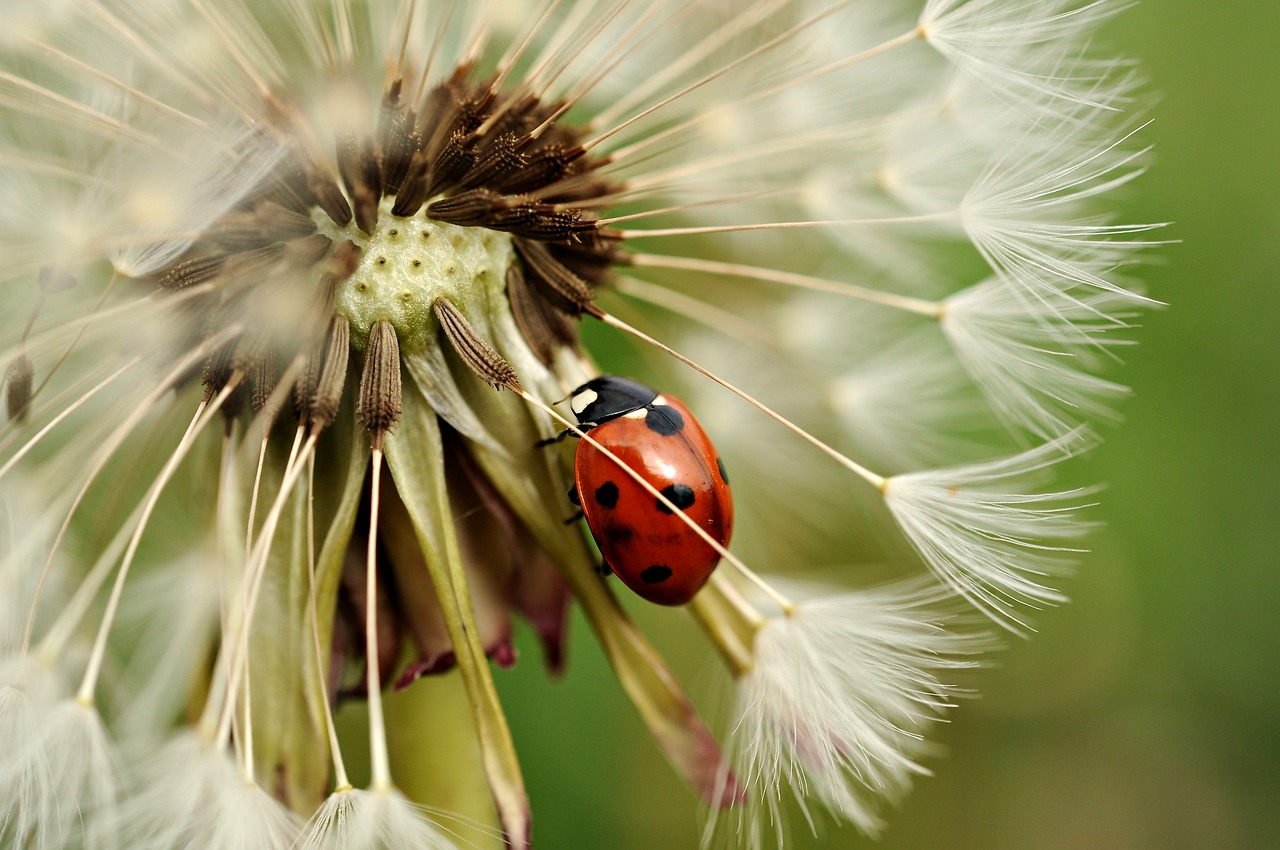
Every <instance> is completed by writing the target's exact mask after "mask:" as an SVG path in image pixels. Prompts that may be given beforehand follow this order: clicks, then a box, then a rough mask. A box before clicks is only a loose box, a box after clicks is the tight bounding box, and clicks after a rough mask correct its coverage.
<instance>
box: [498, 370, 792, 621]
mask: <svg viewBox="0 0 1280 850" xmlns="http://www.w3.org/2000/svg"><path fill="white" fill-rule="evenodd" d="M516 394H517V395H519V396H520V397H521V398H523V399H524V400H525V401H527V402H529V403H530V404H532V405H533V406H534V407H536V408H538V409H539V410H541V411H542V412H543V413H546V414H547V415H548V416H550V417H551V418H552V419H554V420H556V421H557V422H559V423H560V424H561V425H564V426H565V429H566V430H567V431H568V432H569V433H571V434H574V435H576V436H577V437H578V438H579V439H581V440H583V441H584V442H586V443H589V444H591V446H592V447H594V448H595V449H596V450H597V451H599V452H600V453H601V454H603V455H604V456H605V457H607V458H609V460H611V461H612V462H613V463H614V464H616V465H617V466H618V468H619V469H621V470H622V471H623V472H624V473H626V474H627V476H628V477H630V478H631V479H632V480H633V481H635V482H636V483H637V484H639V485H640V486H641V487H643V488H644V489H645V490H646V491H647V492H648V493H649V495H651V496H653V497H654V498H655V499H656V500H657V501H658V503H659V504H661V505H663V506H664V507H665V508H666V509H667V510H668V511H669V512H670V513H671V514H673V515H674V516H675V517H676V518H678V519H679V520H680V521H681V522H683V523H684V524H685V525H687V526H688V527H689V528H691V529H693V531H694V532H695V533H696V534H697V535H698V536H699V537H700V538H702V540H703V542H705V543H706V544H707V545H708V546H710V547H711V548H712V549H714V550H715V552H716V554H718V555H719V556H720V557H721V558H723V559H724V560H725V561H727V562H728V563H730V564H732V565H733V566H734V568H735V569H737V570H738V572H739V573H741V574H742V576H743V577H744V578H746V579H747V580H748V581H750V582H751V583H752V584H754V585H756V587H758V588H760V590H761V591H762V592H763V593H764V594H765V595H766V596H768V597H769V598H770V599H772V600H773V601H774V603H775V604H777V606H778V607H779V608H781V609H782V611H783V612H784V613H785V614H788V615H790V614H791V613H792V612H793V611H795V609H796V604H795V603H794V602H792V601H791V600H790V599H788V598H787V597H785V596H783V595H782V594H781V593H779V592H778V591H776V590H774V589H773V588H772V587H771V586H770V585H769V583H768V582H766V581H765V580H764V579H762V578H761V577H760V575H759V574H758V573H756V572H755V570H752V569H751V568H750V567H748V566H747V565H746V564H744V563H743V562H742V559H741V558H739V557H738V556H737V555H734V554H733V553H732V552H730V551H729V550H728V549H726V548H725V547H724V545H723V544H721V543H720V541H718V540H716V539H715V538H714V537H712V536H711V535H710V534H708V533H707V532H706V531H705V530H704V529H703V528H702V527H701V526H699V525H698V524H697V523H696V522H694V521H693V520H692V519H690V518H689V517H688V516H686V515H685V512H684V511H683V510H681V509H680V507H679V506H677V505H676V504H675V503H674V502H672V501H671V500H670V499H668V498H667V497H666V496H665V495H664V494H663V493H662V491H661V490H659V489H658V488H657V487H654V486H653V485H652V484H650V483H649V482H648V481H646V480H645V479H644V476H642V475H641V474H640V473H639V472H636V470H634V469H633V468H632V467H631V466H630V465H629V464H627V463H626V462H624V461H623V460H622V459H621V458H619V457H618V456H617V455H616V454H614V453H613V452H612V451H610V450H609V449H608V447H606V446H605V445H603V444H602V443H600V442H599V441H598V440H596V438H595V437H593V436H591V434H590V432H589V431H585V430H583V429H582V428H579V427H578V426H577V425H574V424H573V423H572V422H570V421H569V420H568V419H566V418H564V417H563V416H561V415H560V414H559V413H558V412H557V411H556V410H555V409H554V408H553V407H551V406H550V405H548V404H546V403H545V402H543V401H542V400H540V399H538V398H535V397H534V396H532V395H530V394H529V393H527V392H525V391H524V390H519V391H518V392H517V393H516Z"/></svg>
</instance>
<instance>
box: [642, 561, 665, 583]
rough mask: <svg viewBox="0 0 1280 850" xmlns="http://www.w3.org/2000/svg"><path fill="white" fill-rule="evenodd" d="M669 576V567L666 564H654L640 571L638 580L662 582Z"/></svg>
mask: <svg viewBox="0 0 1280 850" xmlns="http://www.w3.org/2000/svg"><path fill="white" fill-rule="evenodd" d="M669 578H671V568H670V567H668V566H667V565H666V564H654V565H653V566H652V567H648V568H647V569H645V571H644V572H642V573H640V580H641V581H642V582H644V583H645V584H662V583H663V582H664V581H666V580H667V579H669Z"/></svg>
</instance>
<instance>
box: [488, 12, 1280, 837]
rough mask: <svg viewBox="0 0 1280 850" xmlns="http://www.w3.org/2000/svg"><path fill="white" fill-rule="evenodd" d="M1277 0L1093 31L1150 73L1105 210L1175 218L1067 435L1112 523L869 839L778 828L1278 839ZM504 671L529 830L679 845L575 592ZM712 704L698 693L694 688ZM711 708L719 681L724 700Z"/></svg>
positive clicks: (663, 630) (682, 652)
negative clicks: (1119, 194)
mask: <svg viewBox="0 0 1280 850" xmlns="http://www.w3.org/2000/svg"><path fill="white" fill-rule="evenodd" d="M1278 33H1280V4H1272V3H1266V2H1258V1H1257V0H1218V2H1204V0H1143V2H1141V3H1139V4H1138V5H1137V6H1135V7H1134V8H1132V9H1130V10H1128V11H1127V12H1126V13H1124V14H1123V15H1121V16H1120V17H1119V18H1118V19H1117V20H1116V21H1115V22H1114V23H1113V24H1112V25H1111V26H1110V27H1109V29H1108V31H1107V32H1106V34H1105V37H1106V39H1107V40H1108V41H1109V42H1110V44H1111V45H1112V46H1114V47H1116V48H1117V49H1118V50H1119V51H1120V52H1122V53H1126V54H1128V55H1131V56H1133V57H1135V58H1137V59H1138V60H1140V62H1141V63H1142V67H1143V68H1144V69H1145V71H1146V73H1147V74H1148V75H1149V77H1150V80H1151V83H1150V86H1149V90H1150V91H1152V92H1153V93H1155V94H1156V95H1157V96H1158V97H1159V98H1160V102H1159V106H1158V108H1157V109H1156V110H1155V111H1154V113H1153V114H1154V117H1155V123H1154V124H1153V125H1152V126H1151V127H1150V128H1149V129H1147V130H1146V131H1144V133H1143V138H1144V139H1145V140H1146V141H1148V142H1151V143H1153V144H1154V145H1155V156H1154V159H1153V167H1152V169H1151V172H1150V173H1149V174H1148V175H1147V176H1145V177H1144V178H1142V179H1141V180H1140V181H1139V182H1138V183H1137V184H1136V186H1135V187H1134V189H1133V191H1132V192H1131V194H1130V196H1129V197H1128V198H1127V199H1126V201H1125V202H1126V204H1127V209H1126V218H1127V219H1128V220H1135V221H1137V220H1141V221H1166V220H1167V221H1173V222H1174V225H1173V226H1172V227H1171V228H1170V229H1169V230H1167V231H1165V234H1166V235H1167V236H1168V237H1170V238H1174V239H1177V240H1179V244H1175V245H1171V246H1168V247H1166V248H1163V249H1161V250H1160V251H1158V252H1157V254H1158V256H1157V257H1156V258H1155V259H1154V261H1153V263H1152V265H1150V266H1149V267H1147V268H1145V269H1143V270H1142V277H1143V279H1144V280H1145V281H1146V282H1147V283H1148V285H1149V291H1150V293H1151V294H1152V295H1154V296H1155V297H1157V298H1159V299H1161V300H1163V301H1166V302H1168V303H1169V305H1170V306H1169V307H1168V308H1167V309H1165V310H1163V311H1160V312H1156V313H1152V314H1149V315H1148V316H1147V317H1145V319H1144V320H1143V324H1144V326H1143V327H1142V328H1141V329H1139V330H1138V331H1137V332H1136V333H1135V337H1136V338H1137V339H1138V340H1139V341H1140V345H1139V346H1137V347H1135V348H1132V349H1126V350H1125V351H1124V352H1123V356H1124V358H1125V360H1126V361H1127V368H1126V369H1125V371H1124V373H1123V377H1124V379H1125V380H1126V381H1127V382H1128V383H1130V384H1131V385H1132V386H1133V387H1134V396H1133V398H1132V399H1130V400H1129V401H1127V402H1126V403H1125V404H1124V405H1123V413H1124V414H1125V417H1126V420H1127V421H1126V422H1125V423H1124V425H1123V427H1120V428H1115V429H1110V430H1108V431H1107V432H1106V433H1105V436H1106V442H1105V444H1104V445H1103V446H1102V447H1101V448H1100V449H1099V450H1097V451H1096V452H1095V453H1094V454H1093V455H1092V456H1091V458H1090V459H1089V460H1087V461H1085V463H1086V464H1088V468H1087V470H1086V471H1087V474H1088V476H1089V477H1090V478H1092V479H1094V480H1103V481H1106V482H1107V484H1108V487H1107V490H1106V491H1105V492H1104V494H1103V501H1104V508H1103V509H1102V511H1103V513H1104V514H1105V516H1104V517H1103V518H1104V519H1105V522H1106V527H1105V528H1104V529H1103V530H1102V531H1100V532H1099V533H1097V534H1096V535H1095V536H1094V538H1093V539H1092V541H1091V545H1092V548H1093V551H1092V553H1091V554H1090V555H1089V556H1088V557H1087V559H1086V561H1085V563H1084V564H1083V566H1082V569H1081V570H1080V572H1079V574H1078V576H1077V577H1075V578H1074V579H1072V580H1070V581H1069V583H1068V584H1067V590H1068V592H1069V593H1070V594H1071V596H1072V598H1073V600H1074V602H1073V604H1071V605H1070V606H1067V607H1065V608H1062V609H1059V610H1054V611H1050V612H1047V613H1045V614H1043V615H1042V616H1039V617H1038V618H1037V624H1038V626H1039V629H1040V634H1039V635H1038V636H1037V637H1036V638H1035V639H1034V640H1031V641H1019V642H1016V643H1015V644H1014V645H1012V646H1010V647H1009V649H1008V650H1007V651H1004V652H1003V653H1001V654H999V656H998V657H997V658H996V664H997V666H996V667H995V668H994V669H988V670H985V671H983V673H982V674H981V675H980V676H979V677H978V678H977V679H976V680H975V682H974V683H975V684H976V685H977V686H978V687H980V689H981V692H982V696H981V698H980V699H976V700H969V701H966V702H965V703H964V704H963V705H962V706H961V708H960V709H959V710H958V711H956V712H954V713H953V715H952V722H951V723H949V724H948V725H947V726H946V727H945V728H943V729H941V730H940V734H939V736H938V737H939V739H940V741H941V743H942V744H943V745H944V747H945V753H944V755H943V757H941V758H938V759H934V760H932V761H931V762H929V765H930V766H931V767H932V768H933V769H934V771H935V773H936V775H935V776H934V777H932V778H929V779H925V780H923V781H921V782H920V783H919V785H918V787H917V788H916V790H915V792H914V793H913V794H912V796H911V797H910V798H909V799H908V800H907V801H906V803H905V804H904V805H903V806H901V807H900V808H899V809H897V810H896V811H894V812H892V813H891V814H890V827H889V830H888V833H887V834H886V836H885V837H883V838H882V839H881V840H880V841H879V842H875V843H873V842H870V841H867V840H865V839H863V838H861V837H859V836H858V835H856V834H855V832H854V831H853V830H852V829H850V828H848V827H846V828H843V829H841V828H834V827H831V826H830V825H828V826H827V827H826V828H824V830H823V833H822V835H821V836H820V837H819V838H817V839H812V838H810V837H809V835H808V831H807V829H805V827H804V825H803V823H799V822H798V823H796V824H794V827H795V828H794V829H793V835H794V843H793V844H792V846H793V847H796V848H810V847H833V848H860V847H873V846H878V847H880V848H883V850H907V849H908V848H912V849H913V850H914V849H915V848H937V847H947V848H950V849H951V850H966V849H967V848H974V850H976V849H977V848H983V850H1000V848H1032V850H1056V848H1104V850H1139V849H1140V850H1151V849H1152V848H1161V850H1163V848H1196V849H1197V850H1202V849H1203V848H1265V847H1276V846H1280V720H1278V718H1280V653H1278V652H1277V650H1278V649H1280V592H1277V591H1280V569H1277V567H1278V566H1280V558H1278V557H1277V550H1278V545H1280V543H1278V541H1277V529H1278V528H1280V339H1278V336H1280V180H1278V179H1277V178H1278V177H1280V165H1278V164H1277V163H1278V159H1280V59H1278V58H1277V48H1276V43H1275V42H1276V37H1277V34H1278ZM634 610H635V611H636V614H637V616H638V617H640V618H641V619H642V620H643V621H644V624H645V625H646V626H647V627H648V631H649V633H650V634H651V635H653V636H654V640H655V642H656V643H657V644H658V645H659V647H660V648H661V649H662V650H664V651H665V652H666V653H667V655H668V657H669V658H670V659H671V660H672V662H673V664H674V665H675V666H676V667H677V669H678V670H679V672H680V673H681V675H682V677H683V679H684V681H685V682H686V683H687V684H688V686H689V687H690V689H691V691H693V692H694V693H695V694H697V695H702V696H705V695H707V694H709V693H711V692H712V690H713V687H712V685H713V682H714V675H713V673H714V668H715V660H714V659H713V658H712V657H711V655H710V652H709V650H707V648H706V647H707V645H706V642H705V641H704V640H702V639H701V638H700V637H699V636H698V635H697V634H696V633H695V630H694V628H693V626H692V625H691V624H690V623H689V622H688V621H687V618H684V617H683V616H682V615H678V612H676V614H677V615H675V616H673V612H668V611H647V610H645V608H644V606H637V607H635V608H634ZM523 638H524V639H525V640H524V643H523V657H524V659H525V660H524V663H522V664H520V665H518V666H517V668H516V669H515V670H513V671H511V672H509V673H503V674H501V675H500V676H499V683H500V687H501V688H502V690H503V697H504V702H505V703H506V706H507V710H508V713H509V715H510V717H511V722H512V725H513V727H514V733H515V738H516V741H517V743H518V746H519V747H520V749H521V755H522V760H523V763H524V767H525V770H526V776H527V780H528V783H529V787H530V792H531V794H532V797H533V805H534V812H535V815H536V821H535V823H536V829H535V835H536V836H537V839H538V841H539V845H540V846H541V847H544V848H550V850H596V848H610V850H631V849H632V848H635V850H654V848H662V849H663V850H683V848H694V847H696V846H697V835H698V824H699V821H698V815H697V810H696V805H695V803H694V800H693V797H692V794H691V793H690V792H689V791H688V790H687V789H686V788H685V787H684V786H683V785H682V784H681V782H680V780H679V779H678V778H677V777H676V776H675V775H674V774H673V773H672V772H671V770H670V769H669V768H668V767H667V765H666V764H665V762H664V761H663V759H662V757H661V756H660V754H659V753H658V751H657V749H656V748H655V747H654V745H653V744H652V742H651V740H650V738H649V737H648V735H647V734H646V732H645V731H644V729H643V727H642V725H641V724H640V722H639V720H638V718H637V717H636V715H635V712H634V710H633V709H632V708H631V706H630V705H629V704H628V703H627V701H626V699H625V697H624V696H623V694H622V693H621V690H620V689H619V687H618V686H617V684H616V682H615V680H614V678H613V676H612V675H611V674H610V672H609V671H608V668H607V666H606V664H605V662H604V659H603V657H602V655H601V653H600V651H599V649H598V648H597V647H596V645H595V643H594V641H593V640H592V638H591V635H590V633H589V630H588V629H587V628H586V626H585V623H584V622H582V620H581V618H578V619H576V620H575V622H574V624H573V634H572V638H573V639H572V645H571V656H570V665H569V669H568V672H567V675H566V676H565V677H564V678H563V679H562V680H560V681H558V682H555V683H550V684H549V683H548V682H547V680H546V677H545V675H544V673H543V671H542V670H541V667H540V665H539V664H538V663H537V648H536V646H535V645H534V644H533V643H532V642H530V641H529V640H528V639H527V638H528V635H527V634H526V635H524V636H523ZM706 708H707V710H708V712H713V711H714V709H715V708H716V706H714V705H707V706H706ZM720 708H726V706H720Z"/></svg>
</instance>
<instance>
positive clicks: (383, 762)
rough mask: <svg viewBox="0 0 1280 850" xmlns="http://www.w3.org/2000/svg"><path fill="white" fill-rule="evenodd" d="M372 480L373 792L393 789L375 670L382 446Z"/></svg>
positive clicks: (368, 563) (369, 642) (368, 659)
mask: <svg viewBox="0 0 1280 850" xmlns="http://www.w3.org/2000/svg"><path fill="white" fill-rule="evenodd" d="M372 465H373V483H372V485H371V492H370V496H369V548H368V550H367V552H366V559H365V587H366V592H365V597H366V598H365V606H364V643H365V671H366V675H367V679H366V681H367V682H368V685H367V686H366V688H367V690H368V692H369V761H370V773H371V774H372V776H371V779H372V782H371V785H372V787H373V790H374V791H380V792H386V791H390V790H391V789H392V787H394V786H393V783H392V781H391V762H390V757H389V754H388V752H387V725H386V717H385V716H384V714H383V711H382V675H381V671H380V670H379V669H378V501H379V496H380V493H379V491H380V489H381V485H382V448H381V447H380V446H374V448H373V460H372Z"/></svg>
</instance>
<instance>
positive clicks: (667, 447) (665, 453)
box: [570, 375, 733, 605]
mask: <svg viewBox="0 0 1280 850" xmlns="http://www.w3.org/2000/svg"><path fill="white" fill-rule="evenodd" d="M570 406H571V407H572V409H573V413H574V415H575V416H576V417H577V419H578V423H579V427H580V428H581V429H582V430H583V431H590V433H591V437H592V439H594V440H595V441H596V442H598V443H600V444H601V445H603V446H604V447H605V448H607V449H608V450H609V451H611V452H612V453H613V454H614V455H616V456H617V457H618V459H619V460H621V461H622V462H623V463H625V464H626V465H627V466H629V467H630V468H631V469H633V470H634V471H635V472H636V473H638V474H639V475H640V477H642V478H643V479H644V480H645V481H647V482H648V483H649V484H651V485H652V486H653V488H654V489H655V490H657V491H658V492H660V493H662V494H663V496H665V497H666V498H667V500H668V501H670V502H671V503H672V504H673V505H675V506H676V507H677V508H679V509H680V510H681V511H682V512H683V513H684V515H685V516H686V517H688V518H689V519H690V520H692V521H693V522H694V523H696V524H697V525H698V526H700V527H701V528H702V530H703V531H705V532H706V533H707V534H708V535H709V536H710V537H711V538H712V539H713V540H715V541H716V542H718V543H719V544H720V545H721V546H727V545H728V543H729V535H730V534H731V533H732V531H733V499H732V497H731V495H730V493H729V482H728V481H727V480H726V478H725V474H724V465H723V464H722V463H721V461H720V458H719V457H718V456H717V454H716V450H715V447H714V446H713V445H712V443H711V440H710V439H709V438H708V437H707V434H706V432H705V431H703V430H702V426H701V425H699V424H698V421H697V420H696V419H695V418H694V416H693V414H692V413H690V412H689V409H688V408H687V407H685V406H684V404H682V403H681V402H680V401H679V400H678V399H676V398H674V397H672V396H669V395H661V394H659V393H658V392H657V391H656V390H654V389H652V388H650V387H647V386H645V385H644V384H641V383H638V382H636V381H632V380H629V379H627V378H620V377H617V376H613V375H605V376H602V377H599V378H596V379H594V380H591V381H588V382H587V383H585V384H583V385H582V386H580V387H578V388H577V389H576V390H574V392H573V395H572V397H571V400H570ZM574 483H575V491H576V495H577V499H576V501H577V502H578V503H579V504H580V506H581V508H582V513H583V516H584V517H585V518H586V521H587V527H588V528H589V529H590V531H591V536H592V537H594V538H595V541H596V545H597V546H598V547H599V548H600V554H601V555H602V556H603V557H604V561H605V564H606V565H607V566H608V567H609V568H611V569H612V570H613V572H614V574H616V575H617V576H618V578H619V579H620V580H621V581H622V583H623V584H625V585H626V586H627V587H629V588H630V589H631V590H633V591H634V592H635V593H636V594H638V595H639V596H641V597H643V598H645V599H647V600H649V601H650V602H656V603H657V604H659V605H683V604H684V603H686V602H688V601H689V600H690V599H692V598H693V597H694V595H695V594H696V593H697V592H698V591H699V590H701V589H702V586H703V585H704V584H706V582H707V579H709V578H710V577H711V573H712V571H713V570H715V568H716V564H717V563H719V561H720V554H719V553H718V552H717V551H716V550H715V549H714V548H712V547H711V546H710V545H709V544H708V543H707V542H706V541H705V540H704V539H702V538H701V537H700V536H699V535H698V534H697V532H695V531H694V530H693V529H692V528H690V527H689V525H688V524H687V523H685V522H684V521H682V520H681V519H680V518H679V517H677V516H675V515H674V514H673V512H672V511H671V508H669V507H668V506H667V505H665V504H663V503H662V502H661V501H659V500H658V499H656V498H654V496H653V494H652V493H650V492H649V491H648V490H646V489H645V488H644V487H643V486H641V485H640V484H639V483H638V482H637V481H635V479H633V478H632V477H631V476H630V475H628V474H627V473H626V472H624V471H623V470H622V469H621V468H620V467H619V466H618V464H617V463H615V462H614V461H613V460H612V459H610V458H609V457H608V456H606V455H605V454H604V453H602V452H601V451H600V450H599V449H598V448H596V447H595V446H593V445H592V444H591V443H590V442H588V441H587V440H581V441H579V443H578V448H577V453H576V454H575V456H574Z"/></svg>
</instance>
